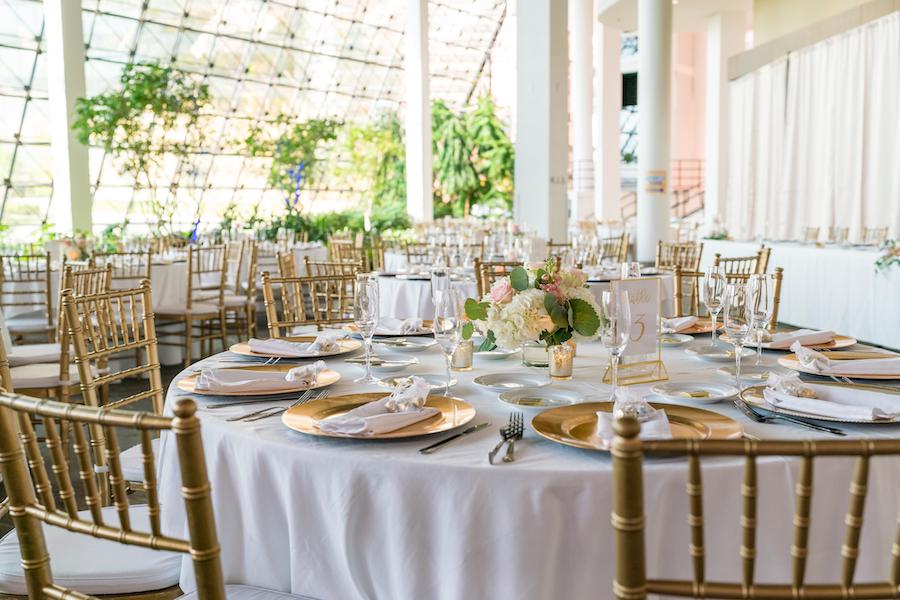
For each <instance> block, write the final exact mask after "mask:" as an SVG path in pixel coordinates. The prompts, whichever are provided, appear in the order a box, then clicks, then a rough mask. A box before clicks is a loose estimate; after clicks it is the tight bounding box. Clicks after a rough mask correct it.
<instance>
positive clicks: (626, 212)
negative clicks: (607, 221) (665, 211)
mask: <svg viewBox="0 0 900 600" xmlns="http://www.w3.org/2000/svg"><path fill="white" fill-rule="evenodd" d="M670 173H671V174H672V176H671V182H670V185H669V189H670V190H671V194H670V198H669V209H670V211H671V214H672V216H673V217H675V218H677V219H683V218H685V217H689V216H691V215H693V214H694V213H696V212H697V211H700V210H703V206H704V199H705V195H706V194H705V192H706V186H705V181H704V176H703V160H702V159H699V158H690V159H679V160H675V161H672V168H671V170H670ZM640 183H641V182H638V185H640ZM619 206H620V207H621V212H622V220H623V221H627V220H628V219H631V218H633V217H634V216H635V215H637V192H636V191H628V192H625V193H624V194H622V196H621V197H620V200H619Z"/></svg>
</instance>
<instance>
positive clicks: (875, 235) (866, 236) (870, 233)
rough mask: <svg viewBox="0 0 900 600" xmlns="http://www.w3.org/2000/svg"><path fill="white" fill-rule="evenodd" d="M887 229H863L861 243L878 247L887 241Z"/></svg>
mask: <svg viewBox="0 0 900 600" xmlns="http://www.w3.org/2000/svg"><path fill="white" fill-rule="evenodd" d="M887 237H888V228H887V227H863V243H864V244H873V245H878V246H880V245H881V244H883V243H885V242H886V241H887Z"/></svg>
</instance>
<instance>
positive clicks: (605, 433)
mask: <svg viewBox="0 0 900 600" xmlns="http://www.w3.org/2000/svg"><path fill="white" fill-rule="evenodd" d="M613 423H615V419H613V415H612V413H610V412H606V411H600V412H598V413H597V437H598V438H600V440H602V441H604V442H606V443H607V444H612V441H613V437H614V436H615V431H614V430H613ZM638 437H640V438H641V439H642V440H668V439H671V437H672V428H671V427H670V426H669V417H668V416H666V411H665V409H663V410H657V411H656V412H655V413H653V414H652V415H651V416H650V418H648V419H647V420H646V421H641V432H640V434H639V435H638Z"/></svg>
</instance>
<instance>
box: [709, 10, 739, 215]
mask: <svg viewBox="0 0 900 600" xmlns="http://www.w3.org/2000/svg"><path fill="white" fill-rule="evenodd" d="M743 49H744V13H742V12H736V11H732V12H722V13H718V14H715V15H713V16H711V17H710V18H709V21H708V22H707V29H706V122H705V135H704V145H705V147H704V163H705V171H706V177H705V179H706V181H705V191H704V205H705V209H704V215H705V217H706V223H707V226H711V225H712V223H713V221H714V220H715V218H716V216H718V214H719V207H720V206H723V205H724V204H725V190H726V185H727V183H728V180H727V168H728V157H727V151H728V57H729V56H731V55H733V54H737V53H738V52H741V51H742V50H743Z"/></svg>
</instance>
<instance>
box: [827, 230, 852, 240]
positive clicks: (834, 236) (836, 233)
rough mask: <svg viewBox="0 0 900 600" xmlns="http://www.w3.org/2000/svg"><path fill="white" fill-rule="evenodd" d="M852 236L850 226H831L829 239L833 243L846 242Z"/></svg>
mask: <svg viewBox="0 0 900 600" xmlns="http://www.w3.org/2000/svg"><path fill="white" fill-rule="evenodd" d="M849 238H850V228H849V227H829V228H828V241H829V242H831V243H833V244H844V243H846V242H847V240H848V239H849Z"/></svg>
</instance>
